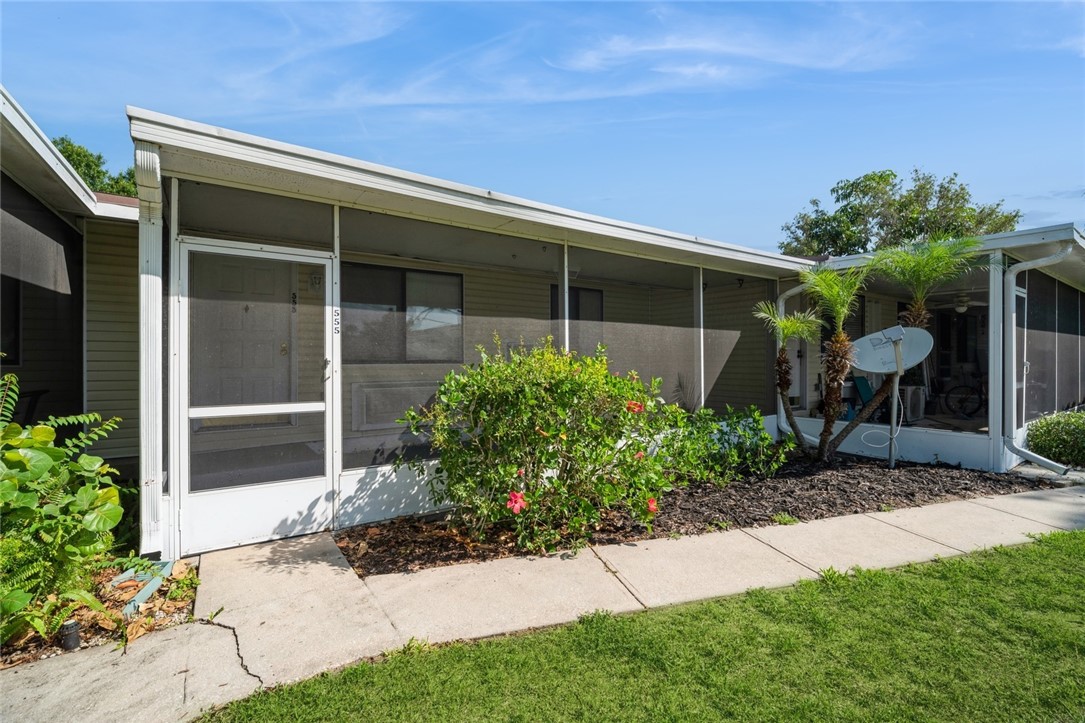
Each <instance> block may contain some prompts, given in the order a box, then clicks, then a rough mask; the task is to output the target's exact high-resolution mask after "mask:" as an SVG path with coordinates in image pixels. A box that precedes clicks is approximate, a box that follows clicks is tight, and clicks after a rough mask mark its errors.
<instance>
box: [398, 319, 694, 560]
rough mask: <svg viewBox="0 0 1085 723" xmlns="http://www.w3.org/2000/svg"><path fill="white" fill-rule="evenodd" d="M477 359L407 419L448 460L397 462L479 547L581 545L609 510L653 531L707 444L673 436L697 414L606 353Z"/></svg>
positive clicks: (527, 353) (523, 351) (539, 351)
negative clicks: (502, 541) (503, 542)
mask: <svg viewBox="0 0 1085 723" xmlns="http://www.w3.org/2000/svg"><path fill="white" fill-rule="evenodd" d="M497 343H498V349H500V340H497ZM479 351H480V353H481V355H482V359H481V361H480V362H479V363H478V364H475V365H470V366H466V367H464V368H463V369H462V370H461V371H458V372H455V371H454V372H450V373H449V374H448V376H446V377H445V378H444V380H443V381H442V383H441V385H440V388H439V389H438V391H437V395H436V398H435V401H434V402H433V403H432V404H431V405H429V406H428V407H425V408H423V409H422V410H420V411H416V410H410V411H408V412H407V413H406V417H405V420H404V421H406V422H407V423H408V424H409V426H410V428H411V430H412V431H413V432H414V433H416V434H425V435H427V436H428V438H429V441H430V444H431V445H432V448H433V450H434V451H435V452H436V453H437V454H438V456H439V462H438V463H437V464H436V466H435V467H434V466H431V465H427V464H426V463H425V462H422V461H414V462H405V461H401V462H400V465H404V464H406V465H408V466H410V467H412V468H413V469H414V471H415V472H416V473H417V474H419V475H420V476H421V477H424V478H425V480H426V482H427V485H428V486H429V489H430V495H431V499H432V500H433V501H434V502H435V503H436V504H438V505H446V504H448V505H452V506H453V507H454V510H455V513H456V515H457V516H458V521H459V522H460V523H461V524H462V525H463V526H464V527H466V529H467V530H468V531H469V532H470V533H471V534H473V535H475V536H476V537H478V538H483V537H485V536H486V535H487V534H488V533H489V532H490V531H491V529H492V528H493V527H494V526H495V525H508V526H511V527H512V529H514V530H515V533H516V538H517V542H518V544H519V545H520V546H521V547H524V548H528V549H536V550H542V549H553V548H554V547H555V546H556V545H557V544H558V543H559V542H566V543H571V544H574V545H576V544H582V543H583V542H584V541H585V540H586V539H587V536H588V534H589V531H590V528H591V527H592V525H594V524H595V523H597V522H598V521H599V519H600V514H601V512H602V510H604V509H610V508H620V509H625V510H627V511H628V512H629V513H630V514H631V515H632V516H633V517H634V518H635V519H637V520H640V521H641V522H644V523H646V524H650V522H651V519H652V516H653V515H654V514H655V512H656V511H657V510H658V505H659V502H658V500H659V497H660V495H661V494H662V493H663V492H665V491H667V490H669V489H670V488H671V485H672V484H673V483H674V481H675V480H676V479H677V480H679V481H682V480H684V478H685V476H686V475H685V473H686V472H688V471H690V470H691V469H693V467H692V466H691V465H690V463H689V460H691V459H692V458H694V457H696V454H695V453H694V452H693V451H690V450H689V449H688V448H689V447H690V446H692V445H695V444H696V443H698V441H703V439H702V438H701V437H697V438H694V437H692V436H690V435H687V434H684V433H682V432H679V433H675V430H676V429H684V427H685V425H686V422H687V420H688V416H689V415H688V414H687V413H686V412H684V411H683V410H682V409H680V408H679V407H677V406H675V405H667V404H664V403H663V401H662V399H660V398H659V396H658V395H659V384H660V383H659V380H653V381H652V382H651V383H650V384H649V385H647V386H646V385H645V384H644V383H643V382H642V381H641V380H640V378H639V377H638V376H637V375H636V373H635V372H630V373H629V374H626V375H624V376H620V375H617V374H612V373H611V372H610V371H609V369H608V365H607V358H606V355H605V352H604V350H603V349H602V348H600V349H599V351H598V353H597V355H596V356H579V355H577V354H575V353H566V352H563V351H561V350H559V349H555V348H554V346H553V344H552V343H551V342H550V340H546V341H545V342H543V343H540V345H538V346H536V347H535V348H532V349H527V348H523V347H521V348H514V349H511V350H510V351H509V352H508V353H507V354H504V353H502V352H500V351H498V352H496V353H494V354H488V353H487V352H486V351H485V350H484V349H480V350H479ZM683 445H685V446H686V449H679V448H682V446H683ZM676 450H678V451H676Z"/></svg>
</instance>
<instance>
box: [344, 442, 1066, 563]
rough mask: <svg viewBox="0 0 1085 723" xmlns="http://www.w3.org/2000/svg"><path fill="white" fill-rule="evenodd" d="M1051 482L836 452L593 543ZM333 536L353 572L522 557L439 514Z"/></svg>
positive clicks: (673, 507) (688, 499)
mask: <svg viewBox="0 0 1085 723" xmlns="http://www.w3.org/2000/svg"><path fill="white" fill-rule="evenodd" d="M1051 486H1052V485H1051V484H1050V483H1048V482H1045V481H1043V480H1031V479H1026V478H1023V477H1018V476H1017V475H1012V474H995V473H993V472H977V471H975V470H968V469H958V468H956V467H949V466H946V465H919V464H910V463H907V462H903V463H898V465H897V468H896V469H892V470H890V469H887V467H886V464H885V462H884V461H881V462H879V461H873V460H866V459H858V458H849V457H840V458H839V459H838V460H837V461H836V463H835V464H834V465H833V466H832V467H828V468H825V467H821V466H818V465H816V464H811V463H807V462H804V461H792V462H789V463H788V464H787V465H786V466H784V467H783V468H782V469H781V470H780V471H779V472H778V473H777V475H776V477H774V478H773V479H768V480H759V479H750V480H740V481H737V482H732V483H730V484H728V485H726V486H724V487H716V486H715V485H710V484H693V485H690V486H688V487H685V488H681V489H676V490H674V491H672V492H668V493H666V494H664V495H663V497H662V499H660V500H659V514H657V515H656V517H655V521H654V524H653V526H652V530H651V532H649V531H648V529H647V528H646V527H645V526H644V525H641V524H639V523H637V522H635V521H634V520H632V519H631V518H629V517H628V516H627V515H624V514H619V513H616V512H615V513H609V514H607V515H606V517H605V518H604V520H603V521H602V523H601V524H600V526H599V528H598V529H597V530H595V532H594V533H593V534H592V539H591V542H592V543H594V544H613V543H621V542H634V541H636V540H645V539H649V538H653V537H673V536H676V535H698V534H702V533H705V532H711V531H715V530H720V529H725V528H738V527H758V526H762V525H770V524H775V523H774V522H773V519H772V518H773V516H774V515H778V514H781V513H783V514H787V515H790V516H791V517H794V518H797V519H799V520H801V521H804V522H806V521H809V520H816V519H820V518H823V517H838V516H840V515H850V514H855V513H859V512H878V511H882V510H887V509H898V508H901V507H916V506H919V505H926V504H931V503H934V502H946V501H949V500H957V499H967V498H969V497H979V496H982V495H1002V494H1011V493H1013V492H1026V491H1028V490H1035V489H1046V488H1049V487H1051ZM336 541H337V542H338V544H339V548H340V549H341V550H342V551H343V554H344V555H346V557H347V559H348V560H349V561H350V564H351V565H352V566H353V567H354V570H355V571H356V572H357V573H358V575H359V576H360V577H365V576H367V575H381V574H385V573H392V572H413V571H417V570H424V569H426V568H429V567H440V566H443V565H455V564H458V563H461V562H482V561H484V560H495V559H498V558H502V557H511V556H513V555H520V554H524V553H522V552H520V551H519V550H517V549H516V547H515V540H514V539H513V536H512V535H511V534H509V533H504V534H503V535H501V536H498V537H496V538H494V539H491V540H488V541H487V542H485V543H478V542H474V541H473V540H471V539H470V538H468V537H467V536H465V535H464V534H462V533H460V532H459V531H457V530H456V529H455V528H453V527H452V526H451V525H450V524H449V522H448V521H447V520H445V519H443V518H437V519H432V518H430V519H418V518H401V519H398V520H392V521H390V522H383V523H379V524H374V525H364V526H360V527H352V528H350V529H347V530H343V531H342V532H341V533H339V534H338V535H337V536H336Z"/></svg>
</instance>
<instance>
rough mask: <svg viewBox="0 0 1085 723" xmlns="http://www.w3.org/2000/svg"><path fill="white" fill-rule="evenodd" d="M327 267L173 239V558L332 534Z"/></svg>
mask: <svg viewBox="0 0 1085 723" xmlns="http://www.w3.org/2000/svg"><path fill="white" fill-rule="evenodd" d="M330 263H331V262H330V260H329V258H327V257H326V256H320V255H310V254H306V253H303V252H282V251H278V250H272V249H268V248H266V247H260V246H256V245H252V244H241V243H226V242H218V241H208V240H195V239H182V240H181V268H180V269H179V271H180V279H179V281H180V289H181V294H180V298H181V309H180V314H179V315H178V316H179V319H181V326H182V328H181V330H180V331H181V335H180V338H181V344H180V350H181V355H180V356H181V359H180V364H179V365H178V369H179V373H180V376H181V378H180V380H179V381H180V384H179V388H180V390H181V396H182V397H183V401H182V404H181V409H182V414H181V419H180V420H179V421H180V422H181V423H182V425H183V426H182V428H181V429H180V430H179V432H180V433H179V434H178V435H176V436H175V437H174V438H175V439H178V440H179V450H178V452H179V459H180V460H181V464H180V466H179V471H180V475H179V476H180V477H181V479H179V480H178V482H179V486H180V492H181V494H180V496H179V501H180V511H179V519H178V525H179V531H180V534H179V537H180V543H181V554H191V553H195V552H201V551H206V550H213V549H217V548H222V547H230V546H234V545H242V544H246V543H250V542H259V541H263V540H271V539H276V538H280V537H290V536H293V535H302V534H307V533H310V532H317V531H320V530H324V529H328V528H329V527H330V526H331V524H332V506H333V505H332V500H333V488H332V474H331V456H330V445H329V444H328V440H329V439H330V436H331V414H330V411H331V410H330V409H329V405H328V404H327V400H328V399H331V398H332V389H331V373H330V372H331V368H330V361H329V360H330V359H331V357H332V352H331V338H330V336H329V333H328V332H329V328H330V326H331V324H330V309H331V299H330V298H329V291H328V286H329V285H328V284H327V283H325V279H327V278H328V276H329V272H330Z"/></svg>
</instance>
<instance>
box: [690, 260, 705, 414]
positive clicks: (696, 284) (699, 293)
mask: <svg viewBox="0 0 1085 723" xmlns="http://www.w3.org/2000/svg"><path fill="white" fill-rule="evenodd" d="M704 292H705V282H704V268H703V267H701V266H698V267H697V268H695V269H694V270H693V378H694V379H695V380H696V384H697V389H698V392H697V394H698V397H699V399H700V405H699V407H698V408H700V407H703V406H704V405H705V401H707V398H708V390H706V389H705V377H704Z"/></svg>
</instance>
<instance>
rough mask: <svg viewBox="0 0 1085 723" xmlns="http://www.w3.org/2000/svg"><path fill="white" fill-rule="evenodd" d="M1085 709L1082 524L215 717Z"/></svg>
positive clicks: (302, 690)
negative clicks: (1021, 541) (1026, 541)
mask: <svg viewBox="0 0 1085 723" xmlns="http://www.w3.org/2000/svg"><path fill="white" fill-rule="evenodd" d="M731 717H735V718H741V719H748V720H779V719H784V720H804V719H818V720H833V721H836V720H948V721H963V720H969V721H976V720H982V721H993V720H1029V721H1039V720H1052V721H1080V720H1085V531H1082V532H1075V533H1057V534H1054V535H1051V536H1049V537H1045V538H1042V539H1041V540H1040V541H1039V542H1036V543H1034V544H1030V545H1025V546H1022V547H1014V548H1005V549H996V550H993V551H989V552H984V553H979V554H975V555H971V556H968V557H961V558H954V559H949V560H943V561H940V562H935V563H930V564H924V565H917V566H913V567H910V568H907V569H904V570H898V571H893V572H883V571H874V572H863V571H861V572H859V573H858V574H856V575H855V576H848V577H845V576H842V575H839V574H835V573H832V572H831V571H830V572H829V573H828V574H827V575H825V576H823V578H822V579H821V580H819V581H817V582H808V583H803V584H800V585H798V586H797V587H793V588H787V589H784V590H772V591H766V590H755V591H753V592H750V593H748V594H746V595H741V596H738V597H733V598H727V599H722V600H716V601H712V602H707V603H697V604H692V605H683V606H681V607H674V608H668V609H663V610H654V611H650V612H645V613H639V614H636V615H625V616H611V615H608V614H603V613H598V614H595V615H591V616H587V617H585V618H583V619H581V621H580V622H578V623H576V624H574V625H569V626H566V627H562V628H557V629H552V630H547V631H543V632H538V633H533V634H529V635H523V636H516V637H509V638H502V639H497V640H490V641H486V642H482V643H474V644H459V645H452V646H447V647H441V648H436V649H432V650H425V649H423V648H422V646H413V647H410V648H409V649H406V650H404V651H401V652H399V653H397V654H395V655H392V656H390V657H389V658H388V659H387V660H385V661H383V662H380V663H374V664H362V665H358V666H355V667H352V668H349V669H347V670H344V671H341V672H339V673H335V674H328V675H322V676H319V677H317V678H314V679H312V680H308V681H305V682H302V683H299V684H297V685H292V686H289V687H285V688H280V689H277V690H274V691H270V692H264V693H260V694H258V695H255V696H253V697H251V698H248V699H246V700H243V701H238V702H237V703H234V704H232V705H230V706H228V707H227V708H225V709H224V710H222V711H219V712H217V713H216V714H214V715H212V716H211V717H210V719H211V720H227V721H234V720H238V721H274V720H283V721H287V720H288V721H306V720H382V721H383V720H439V721H445V720H457V721H475V720H523V721H537V720H591V721H610V720H615V721H618V720H620V721H626V720H651V721H657V720H681V721H685V720H690V721H697V720H706V719H721V718H731Z"/></svg>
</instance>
